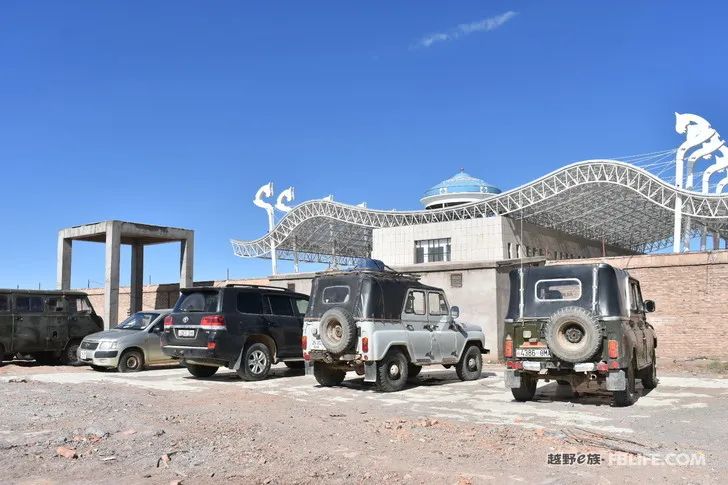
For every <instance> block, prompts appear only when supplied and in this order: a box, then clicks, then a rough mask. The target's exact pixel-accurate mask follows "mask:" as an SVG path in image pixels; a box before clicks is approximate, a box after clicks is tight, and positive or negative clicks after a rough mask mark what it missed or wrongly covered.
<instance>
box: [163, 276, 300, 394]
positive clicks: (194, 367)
mask: <svg viewBox="0 0 728 485" xmlns="http://www.w3.org/2000/svg"><path fill="white" fill-rule="evenodd" d="M307 307H308V296H306V295H302V294H300V293H294V292H292V291H289V290H286V289H283V288H277V287H273V286H254V285H227V286H225V287H196V288H185V289H183V290H182V291H181V295H180V297H179V300H177V304H176V305H175V307H174V310H173V311H172V313H171V314H170V315H169V316H167V317H166V318H165V319H164V332H163V333H162V342H161V344H162V351H163V352H164V353H165V354H166V355H168V356H170V357H173V358H176V359H180V360H181V361H182V363H183V364H184V365H185V366H186V367H187V370H189V372H190V374H192V375H193V376H195V377H210V376H212V375H213V374H215V372H217V369H218V367H221V366H225V367H228V368H230V369H233V370H235V371H237V373H238V375H239V376H240V377H241V378H242V379H244V380H246V381H257V380H261V379H265V378H266V376H267V375H268V372H269V371H270V366H271V364H275V363H278V362H281V361H282V362H285V364H286V365H287V366H288V367H291V368H300V369H303V367H304V362H303V353H302V351H301V329H302V327H303V315H304V314H305V313H306V309H307Z"/></svg>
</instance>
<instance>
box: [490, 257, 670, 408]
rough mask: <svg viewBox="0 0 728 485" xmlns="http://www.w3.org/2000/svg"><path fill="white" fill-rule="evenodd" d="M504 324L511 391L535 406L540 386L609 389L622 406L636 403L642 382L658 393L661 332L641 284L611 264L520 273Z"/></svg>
mask: <svg viewBox="0 0 728 485" xmlns="http://www.w3.org/2000/svg"><path fill="white" fill-rule="evenodd" d="M510 281H511V295H510V303H509V307H508V314H507V315H506V320H505V331H504V335H505V341H504V345H503V354H504V357H505V358H506V367H507V369H506V374H505V376H506V387H509V388H510V389H511V391H512V392H513V397H514V398H515V399H516V400H517V401H527V400H530V399H533V396H534V394H535V392H536V382H537V380H538V379H546V380H555V381H557V382H558V383H559V384H569V385H571V386H572V387H573V388H575V389H589V387H599V386H600V385H606V388H607V390H609V391H613V396H614V403H615V405H617V406H629V405H631V404H632V403H634V402H635V400H636V399H637V393H636V388H635V379H637V378H639V379H641V380H642V386H643V387H644V388H645V389H652V388H654V387H655V386H657V374H656V368H657V367H656V362H655V348H656V347H657V337H656V336H655V330H654V328H653V327H652V325H650V324H649V323H647V320H646V313H648V312H652V311H654V310H655V303H654V302H653V301H651V300H647V301H644V302H643V301H642V294H641V292H640V284H639V282H638V281H637V280H636V279H634V278H631V277H630V276H629V274H628V273H627V272H626V271H623V270H621V269H617V268H614V267H612V266H610V265H608V264H570V265H555V266H545V267H543V266H542V267H529V268H523V269H515V270H513V271H511V273H510Z"/></svg>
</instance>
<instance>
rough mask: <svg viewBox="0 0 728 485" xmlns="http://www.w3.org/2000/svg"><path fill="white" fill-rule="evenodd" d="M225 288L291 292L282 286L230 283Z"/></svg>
mask: <svg viewBox="0 0 728 485" xmlns="http://www.w3.org/2000/svg"><path fill="white" fill-rule="evenodd" d="M225 288H260V289H263V290H279V291H291V290H289V289H288V288H281V287H280V286H270V285H246V284H245V283H228V284H226V285H225Z"/></svg>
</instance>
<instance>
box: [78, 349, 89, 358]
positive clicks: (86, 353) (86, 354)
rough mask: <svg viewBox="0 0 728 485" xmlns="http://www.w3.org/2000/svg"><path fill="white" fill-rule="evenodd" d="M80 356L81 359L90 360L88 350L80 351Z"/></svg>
mask: <svg viewBox="0 0 728 485" xmlns="http://www.w3.org/2000/svg"><path fill="white" fill-rule="evenodd" d="M80 357H81V360H90V359H91V356H90V355H89V353H88V351H86V350H82V351H81V355H80Z"/></svg>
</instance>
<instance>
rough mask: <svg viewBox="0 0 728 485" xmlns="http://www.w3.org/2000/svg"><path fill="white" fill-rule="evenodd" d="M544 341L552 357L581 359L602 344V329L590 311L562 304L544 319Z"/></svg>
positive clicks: (569, 359)
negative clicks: (562, 306)
mask: <svg viewBox="0 0 728 485" xmlns="http://www.w3.org/2000/svg"><path fill="white" fill-rule="evenodd" d="M545 336H546V344H547V345H548V347H549V350H550V351H551V353H552V354H553V355H554V357H556V358H558V359H559V360H563V361H564V362H571V363H578V362H585V361H588V360H589V359H591V358H592V357H594V355H595V354H596V353H597V351H598V350H599V348H600V347H601V345H602V329H601V326H600V325H599V322H598V321H597V319H596V318H595V317H594V315H592V313H591V312H589V311H588V310H585V309H583V308H579V307H574V306H570V307H565V308H562V309H560V310H557V311H556V312H554V314H553V315H551V317H550V318H549V320H548V322H547V323H546V331H545Z"/></svg>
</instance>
